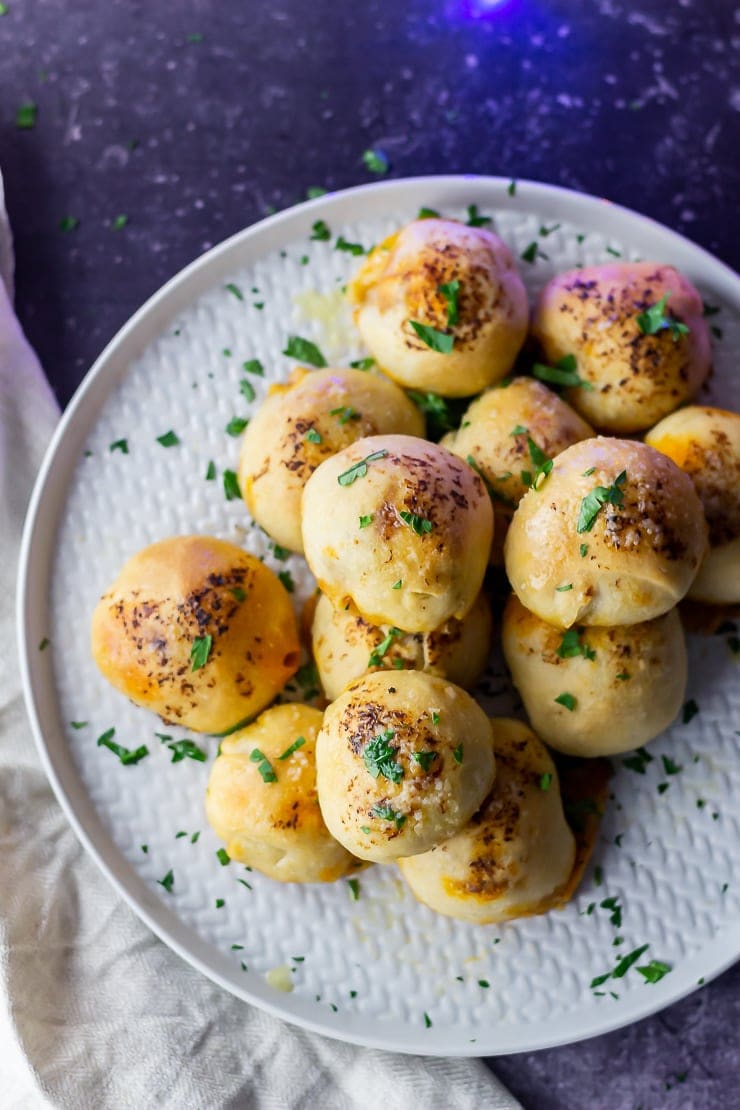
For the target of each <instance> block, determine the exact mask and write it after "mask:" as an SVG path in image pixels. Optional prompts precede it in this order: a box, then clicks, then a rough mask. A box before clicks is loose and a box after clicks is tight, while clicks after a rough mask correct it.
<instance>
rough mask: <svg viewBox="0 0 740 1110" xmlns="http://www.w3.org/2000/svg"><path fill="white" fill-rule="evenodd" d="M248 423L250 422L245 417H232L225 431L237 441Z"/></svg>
mask: <svg viewBox="0 0 740 1110" xmlns="http://www.w3.org/2000/svg"><path fill="white" fill-rule="evenodd" d="M248 423H249V421H248V420H247V419H246V417H244V416H232V418H231V420H230V421H229V423H228V424H227V425H226V427H225V428H224V431H225V432H226V434H227V436H233V437H234V439H236V437H237V436H240V435H241V434H242V432H243V431H244V429H245V428H246V426H247V424H248Z"/></svg>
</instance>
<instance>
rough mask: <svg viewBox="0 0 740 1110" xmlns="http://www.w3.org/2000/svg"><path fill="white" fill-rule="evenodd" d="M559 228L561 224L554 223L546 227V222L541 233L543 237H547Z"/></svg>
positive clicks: (541, 228)
mask: <svg viewBox="0 0 740 1110" xmlns="http://www.w3.org/2000/svg"><path fill="white" fill-rule="evenodd" d="M559 228H560V224H552V226H551V227H546V226H545V224H542V226H541V227H540V231H539V233H540V235H541V236H542V238H543V239H547V237H548V235H552V233H553V232H554V231H557V230H558V229H559Z"/></svg>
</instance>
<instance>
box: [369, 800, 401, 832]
mask: <svg viewBox="0 0 740 1110" xmlns="http://www.w3.org/2000/svg"><path fill="white" fill-rule="evenodd" d="M370 816H371V817H379V818H380V819H381V821H392V822H393V823H394V824H395V826H396V828H397V829H402V828H403V826H404V825H405V824H406V814H405V813H396V811H395V809H393V808H392V807H391V806H389V805H377V806H373V808H372V809H371V810H370Z"/></svg>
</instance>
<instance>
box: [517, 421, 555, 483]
mask: <svg viewBox="0 0 740 1110" xmlns="http://www.w3.org/2000/svg"><path fill="white" fill-rule="evenodd" d="M518 426H519V425H517V427H518ZM527 447H528V448H529V457H530V459H531V460H532V466H533V467H534V470H533V471H529V470H523V471H522V472H521V479H522V484H523V485H525V486H526V487H527V488H528V489H537V488H538V482H539V485H540V486H541V485H542V482H540V481H539V479H540V476H542V479H543V481H544V479H545V478H547V476H548V474H549V473H550V471H551V470H552V459H551V458H549V457H548V456H547V455H546V454H545V452H544V451H543V450H542V448H541V447H538V446H537V444H536V443H535V441H534V440H533V439H532V437H531V436H529V435H528V436H527Z"/></svg>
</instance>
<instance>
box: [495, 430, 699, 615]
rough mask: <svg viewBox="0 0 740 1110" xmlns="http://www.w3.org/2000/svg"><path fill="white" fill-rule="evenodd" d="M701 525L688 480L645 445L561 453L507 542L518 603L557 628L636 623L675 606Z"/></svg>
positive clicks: (607, 444)
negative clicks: (578, 625)
mask: <svg viewBox="0 0 740 1110" xmlns="http://www.w3.org/2000/svg"><path fill="white" fill-rule="evenodd" d="M706 542H707V526H706V522H705V520H704V513H703V511H702V507H701V502H700V500H699V498H698V496H697V494H696V491H695V489H694V487H693V485H692V483H691V479H690V478H689V477H688V476H687V475H686V474H684V473H683V471H682V470H680V469H679V468H678V467H677V466H676V464H675V463H674V462H672V461H671V459H669V458H667V456H666V455H661V453H660V452H659V451H655V450H653V448H652V447H647V446H646V445H645V444H644V443H637V442H632V441H629V440H622V439H609V438H605V437H598V438H596V439H587V440H584V441H583V442H582V443H576V444H575V445H574V446H573V447H568V448H567V449H566V450H565V451H563V452H562V454H560V455H558V456H557V458H556V459H555V462H554V464H553V468H552V472H551V474H550V476H549V477H548V478H546V479H545V481H544V482H543V483H542V485H541V486H540V487H539V488H538V489H531V490H529V491H528V492H527V493H526V494H525V495H524V497H523V498H522V500H521V502H520V503H519V508H518V509H517V510H516V512H515V513H514V517H513V520H512V522H511V525H510V527H509V532H508V535H507V537H506V544H505V549H504V556H505V561H506V573H507V575H508V577H509V581H510V582H511V585H512V587H513V589H514V592H515V593H516V595H517V597H518V598H519V600H520V601H521V602H522V604H523V605H525V606H526V607H527V609H530V610H531V611H532V612H533V613H536V614H537V616H538V617H541V618H542V619H543V620H545V621H548V622H549V623H550V624H554V625H555V626H556V627H558V628H570V627H571V626H572V625H574V624H587V625H606V626H611V625H617V624H638V623H640V622H641V621H645V620H650V619H651V618H652V617H658V616H660V615H661V613H666V612H667V611H668V610H669V609H672V608H673V606H674V605H675V604H676V603H677V602H678V601H680V600H681V598H682V597H683V596H684V595H685V593H686V591H687V590H688V588H689V586H690V585H691V582H692V580H693V578H694V575H695V574H696V572H697V569H698V567H699V564H700V562H701V560H702V558H703V557H704V553H705V550H706Z"/></svg>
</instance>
